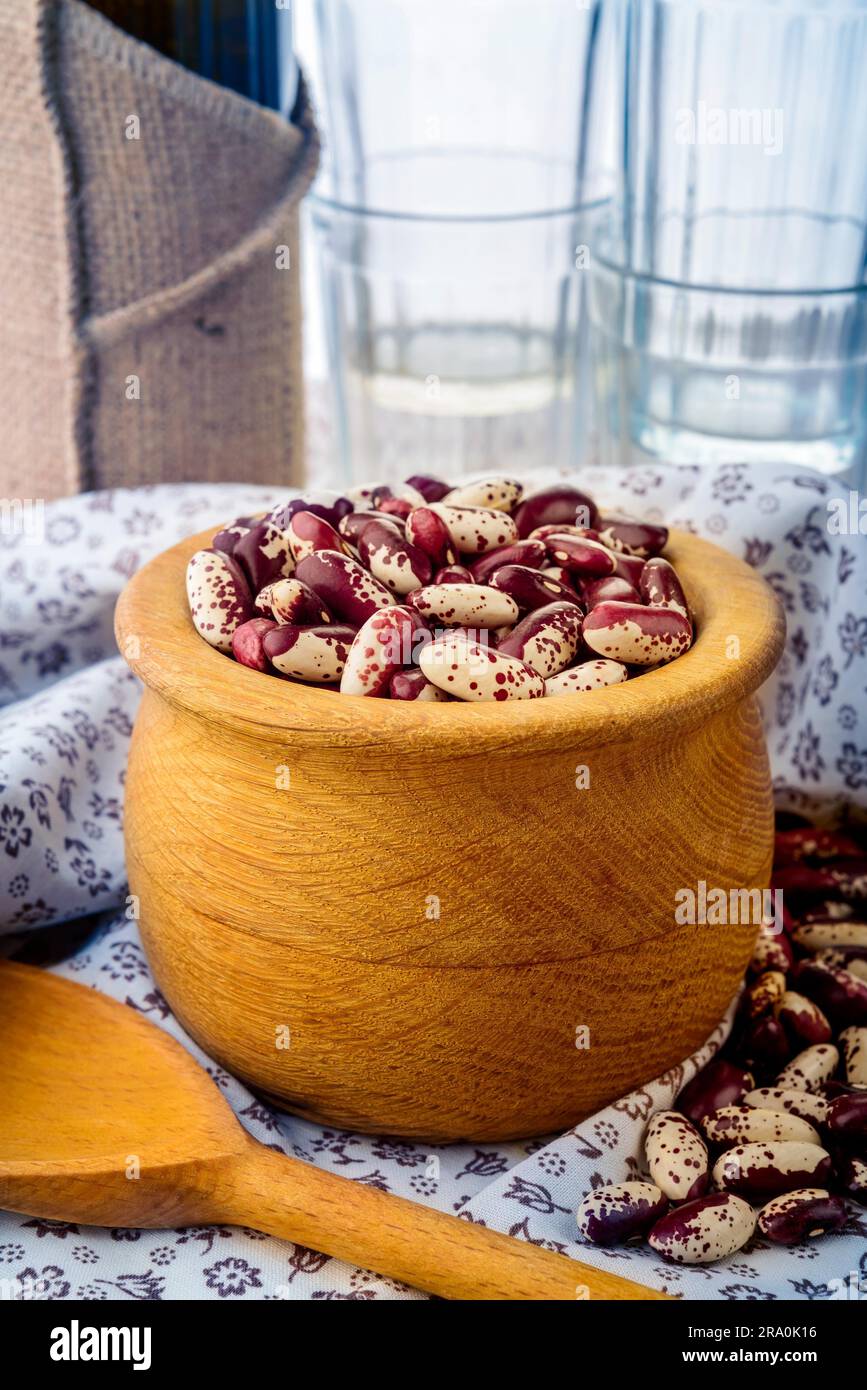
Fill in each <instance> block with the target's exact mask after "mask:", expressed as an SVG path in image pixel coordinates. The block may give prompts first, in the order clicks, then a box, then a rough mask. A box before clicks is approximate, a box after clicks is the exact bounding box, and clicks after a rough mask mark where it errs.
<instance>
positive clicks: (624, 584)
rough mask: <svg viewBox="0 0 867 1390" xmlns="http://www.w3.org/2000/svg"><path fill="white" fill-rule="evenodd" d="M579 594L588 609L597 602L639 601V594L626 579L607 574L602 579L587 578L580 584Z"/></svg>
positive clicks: (593, 606)
mask: <svg viewBox="0 0 867 1390" xmlns="http://www.w3.org/2000/svg"><path fill="white" fill-rule="evenodd" d="M581 595H582V598H583V599H584V602H585V603H586V605H587V608H588V610H589V609H591V608H595V607H596V605H597V604H598V603H608V602H611V601H613V602H615V603H641V601H642V600H641V595H640V594H639V592H638V590H637V589H636V588H635V586H634V585H633V584H630V582H629V580H628V579H621V578H620V576H619V575H617V574H609V575H607V576H606V577H605V578H603V579H587V580H585V581H584V583H583V584H582V585H581Z"/></svg>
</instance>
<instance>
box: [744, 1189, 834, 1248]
mask: <svg viewBox="0 0 867 1390" xmlns="http://www.w3.org/2000/svg"><path fill="white" fill-rule="evenodd" d="M845 1220H846V1203H845V1202H844V1201H842V1200H841V1198H839V1197H832V1196H831V1194H830V1192H827V1191H826V1190H825V1189H824V1188H822V1187H802V1188H798V1189H797V1190H796V1191H795V1192H786V1193H784V1195H783V1196H782V1197H774V1198H773V1199H772V1200H771V1201H770V1202H768V1203H767V1205H766V1206H764V1207H762V1209H761V1211H760V1212H759V1221H758V1225H759V1230H760V1231H761V1233H762V1235H763V1236H767V1238H768V1240H772V1241H773V1242H774V1244H775V1245H800V1244H801V1243H802V1242H803V1241H805V1240H809V1239H812V1238H813V1237H815V1236H822V1235H825V1233H826V1232H827V1231H836V1230H837V1229H838V1227H840V1226H842V1225H843V1223H844V1221H845Z"/></svg>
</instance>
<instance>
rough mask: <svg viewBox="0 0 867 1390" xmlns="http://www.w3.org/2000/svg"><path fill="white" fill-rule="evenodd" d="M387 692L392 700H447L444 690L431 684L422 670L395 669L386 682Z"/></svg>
mask: <svg viewBox="0 0 867 1390" xmlns="http://www.w3.org/2000/svg"><path fill="white" fill-rule="evenodd" d="M388 693H389V695H390V696H391V698H392V700H422V701H427V702H436V703H438V704H439V703H442V702H444V701H446V700H448V698H449V697H448V695H446V693H445V691H444V690H440V689H439V687H438V686H436V685H432V684H431V682H430V681H429V680H428V678H427V676H426V675H425V674H424V672H423V671H420V670H418V669H417V668H416V669H413V670H411V671H395V673H394V675H393V676H392V678H391V680H390V681H389V683H388Z"/></svg>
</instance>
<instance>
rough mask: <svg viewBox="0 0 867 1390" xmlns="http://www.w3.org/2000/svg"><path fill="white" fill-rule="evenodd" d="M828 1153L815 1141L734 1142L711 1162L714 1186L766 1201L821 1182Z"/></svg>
mask: <svg viewBox="0 0 867 1390" xmlns="http://www.w3.org/2000/svg"><path fill="white" fill-rule="evenodd" d="M831 1172H832V1163H831V1157H830V1155H829V1154H828V1153H826V1151H825V1150H824V1149H823V1148H821V1147H820V1146H819V1145H818V1144H803V1143H800V1142H798V1141H797V1140H781V1141H780V1142H778V1143H775V1144H769V1143H761V1144H738V1145H736V1147H735V1148H733V1149H726V1151H725V1153H723V1154H722V1155H721V1156H720V1157H719V1158H718V1159H717V1161H716V1163H715V1164H714V1169H713V1180H714V1184H715V1186H716V1187H719V1188H721V1189H722V1190H723V1191H725V1192H734V1193H736V1194H737V1196H739V1197H745V1198H746V1199H747V1201H754V1202H766V1201H768V1199H769V1198H771V1197H779V1196H780V1194H781V1193H783V1192H794V1191H795V1190H796V1189H797V1188H799V1187H812V1186H814V1185H819V1184H823V1183H825V1182H826V1181H827V1180H828V1178H830V1176H831Z"/></svg>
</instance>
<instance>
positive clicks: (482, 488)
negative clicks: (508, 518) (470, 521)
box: [443, 478, 524, 512]
mask: <svg viewBox="0 0 867 1390" xmlns="http://www.w3.org/2000/svg"><path fill="white" fill-rule="evenodd" d="M523 491H524V486H523V484H522V483H518V482H516V481H515V479H514V478H482V479H480V480H479V481H478V482H475V483H464V484H463V485H462V486H461V487H456V488H452V490H451V492H450V493H449V494H448V495H447V496H446V497H444V498H443V501H444V502H446V503H448V505H449V506H450V507H493V509H494V510H495V511H498V512H511V511H514V509H515V507H516V506H517V505H518V503H519V502H520V500H521V494H522V493H523Z"/></svg>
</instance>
